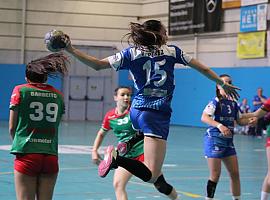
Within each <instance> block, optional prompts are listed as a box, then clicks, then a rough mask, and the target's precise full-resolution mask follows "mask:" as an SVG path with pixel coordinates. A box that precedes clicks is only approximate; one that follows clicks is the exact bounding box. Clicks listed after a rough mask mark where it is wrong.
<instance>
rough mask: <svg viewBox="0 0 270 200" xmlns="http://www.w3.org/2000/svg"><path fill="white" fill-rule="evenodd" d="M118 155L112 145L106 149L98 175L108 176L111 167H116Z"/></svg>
mask: <svg viewBox="0 0 270 200" xmlns="http://www.w3.org/2000/svg"><path fill="white" fill-rule="evenodd" d="M116 157H117V152H116V151H115V149H114V147H113V146H112V145H110V146H108V147H107V149H106V153H105V157H104V160H102V161H101V162H100V164H99V166H98V175H99V176H100V177H102V178H104V177H105V176H107V174H108V173H109V171H110V170H111V169H116V168H117V164H116Z"/></svg>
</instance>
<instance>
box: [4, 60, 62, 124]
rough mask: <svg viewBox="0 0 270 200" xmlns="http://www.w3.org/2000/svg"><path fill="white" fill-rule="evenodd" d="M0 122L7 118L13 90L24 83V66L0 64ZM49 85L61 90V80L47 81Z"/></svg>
mask: <svg viewBox="0 0 270 200" xmlns="http://www.w3.org/2000/svg"><path fill="white" fill-rule="evenodd" d="M0 71H1V73H0V120H8V118H9V101H10V95H11V93H12V90H13V88H14V87H15V86H16V85H19V84H24V83H26V82H25V79H24V77H25V65H18V64H0ZM48 83H49V84H51V85H53V86H55V87H56V88H57V89H59V90H62V80H60V79H53V80H52V79H49V81H48Z"/></svg>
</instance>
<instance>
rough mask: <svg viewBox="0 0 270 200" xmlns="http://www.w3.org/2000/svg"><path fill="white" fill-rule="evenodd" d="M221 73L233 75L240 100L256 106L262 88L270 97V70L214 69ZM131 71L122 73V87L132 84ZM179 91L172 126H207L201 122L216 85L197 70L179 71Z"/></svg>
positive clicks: (177, 72) (177, 73) (174, 101)
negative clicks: (256, 97) (239, 89)
mask: <svg viewBox="0 0 270 200" xmlns="http://www.w3.org/2000/svg"><path fill="white" fill-rule="evenodd" d="M212 69H213V70H214V71H215V72H216V73H217V74H229V75H231V77H232V79H233V83H234V84H235V85H236V86H238V87H240V88H241V89H242V90H241V91H240V92H239V94H240V96H241V97H240V100H241V99H242V98H247V99H248V103H249V105H250V106H252V99H253V96H254V95H256V93H257V88H258V87H263V90H264V95H265V96H267V97H270V78H269V75H270V67H239V68H235V67H233V68H212ZM127 77H128V72H127V71H123V72H120V75H119V84H121V85H132V81H131V80H128V78H127ZM175 81H176V89H175V93H174V98H173V101H172V108H173V114H172V120H171V123H172V124H176V125H185V126H205V124H203V123H202V122H201V120H200V118H201V114H202V111H203V109H204V107H205V105H206V104H207V103H208V102H209V100H211V99H212V98H213V97H214V96H215V84H214V83H213V82H212V81H210V80H209V79H207V78H205V77H204V76H203V75H201V74H200V73H198V72H197V71H195V70H194V69H176V70H175Z"/></svg>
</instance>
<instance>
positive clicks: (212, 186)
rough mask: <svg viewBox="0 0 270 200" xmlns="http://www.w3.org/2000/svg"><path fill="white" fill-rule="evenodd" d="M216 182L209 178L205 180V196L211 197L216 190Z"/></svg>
mask: <svg viewBox="0 0 270 200" xmlns="http://www.w3.org/2000/svg"><path fill="white" fill-rule="evenodd" d="M216 187H217V183H216V182H214V181H211V180H208V181H207V188H206V189H207V198H210V199H213V198H214V195H215V191H216Z"/></svg>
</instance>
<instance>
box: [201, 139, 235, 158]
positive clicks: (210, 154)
mask: <svg viewBox="0 0 270 200" xmlns="http://www.w3.org/2000/svg"><path fill="white" fill-rule="evenodd" d="M204 155H205V157H206V158H225V157H229V156H232V155H236V151H235V147H234V144H233V142H230V144H228V145H224V143H219V142H216V140H215V138H213V137H209V136H207V135H206V136H204Z"/></svg>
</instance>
